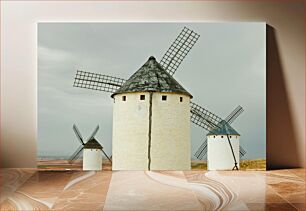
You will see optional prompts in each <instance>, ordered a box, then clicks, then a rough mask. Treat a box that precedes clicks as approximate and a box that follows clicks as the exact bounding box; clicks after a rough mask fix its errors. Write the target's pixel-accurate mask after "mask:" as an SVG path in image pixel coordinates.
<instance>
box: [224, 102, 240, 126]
mask: <svg viewBox="0 0 306 211" xmlns="http://www.w3.org/2000/svg"><path fill="white" fill-rule="evenodd" d="M243 111H244V110H243V108H242V107H241V106H238V107H237V108H235V109H234V110H233V111H232V113H230V114H229V115H228V116H227V117H226V118H225V121H226V122H227V123H228V124H232V123H233V122H234V121H235V119H236V118H237V117H238V116H239V115H240V114H241V113H242V112H243Z"/></svg>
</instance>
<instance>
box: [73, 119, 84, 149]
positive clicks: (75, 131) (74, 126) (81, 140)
mask: <svg viewBox="0 0 306 211" xmlns="http://www.w3.org/2000/svg"><path fill="white" fill-rule="evenodd" d="M72 128H73V131H74V133H75V135H76V136H77V137H78V139H79V141H80V143H81V144H82V145H84V144H85V143H84V141H83V138H82V136H81V133H80V131H79V129H78V128H77V126H76V125H75V124H73V127H72Z"/></svg>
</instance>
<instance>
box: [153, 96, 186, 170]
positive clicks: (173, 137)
mask: <svg viewBox="0 0 306 211" xmlns="http://www.w3.org/2000/svg"><path fill="white" fill-rule="evenodd" d="M162 95H166V96H167V100H166V101H162ZM180 97H183V102H180ZM152 101H153V103H152V145H151V157H152V159H151V160H152V161H151V169H152V170H190V168H191V161H190V158H191V155H190V150H191V149H190V97H189V96H187V95H181V94H170V93H168V94H166V93H154V94H153V99H152Z"/></svg>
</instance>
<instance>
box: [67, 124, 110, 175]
mask: <svg viewBox="0 0 306 211" xmlns="http://www.w3.org/2000/svg"><path fill="white" fill-rule="evenodd" d="M72 128H73V131H74V133H75V135H76V136H77V138H78V140H79V142H80V144H81V145H80V146H79V147H78V149H77V150H76V151H75V152H74V153H73V154H72V155H71V156H70V159H69V162H70V163H72V162H73V161H74V160H76V159H77V158H78V157H79V156H80V155H81V152H82V151H83V170H102V153H103V154H104V155H105V157H106V158H107V159H108V160H109V161H110V162H112V161H111V159H110V158H109V157H108V156H107V154H106V153H105V152H104V150H103V147H102V146H101V144H100V143H99V142H98V141H97V140H96V139H95V137H94V136H95V135H96V134H97V132H98V130H99V125H97V127H96V128H95V130H94V131H93V132H92V134H91V135H90V137H89V138H88V139H87V141H86V142H84V139H83V137H82V136H81V133H80V131H79V129H78V128H77V126H76V125H75V124H74V125H73V127H72Z"/></svg>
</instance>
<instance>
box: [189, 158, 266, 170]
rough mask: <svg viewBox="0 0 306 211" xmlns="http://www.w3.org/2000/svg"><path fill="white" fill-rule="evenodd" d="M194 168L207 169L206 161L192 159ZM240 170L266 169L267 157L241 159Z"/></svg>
mask: <svg viewBox="0 0 306 211" xmlns="http://www.w3.org/2000/svg"><path fill="white" fill-rule="evenodd" d="M191 169H192V170H207V163H206V161H197V160H193V161H191ZM240 170H246V171H247V170H253V171H254V170H256V171H265V170H266V159H256V160H241V161H240Z"/></svg>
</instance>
